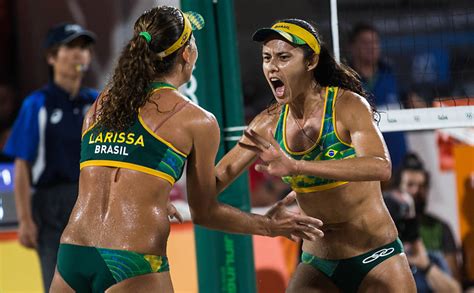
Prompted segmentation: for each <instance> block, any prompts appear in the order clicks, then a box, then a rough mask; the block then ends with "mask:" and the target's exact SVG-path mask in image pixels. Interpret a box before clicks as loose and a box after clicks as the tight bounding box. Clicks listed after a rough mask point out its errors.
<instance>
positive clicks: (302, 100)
mask: <svg viewBox="0 0 474 293" xmlns="http://www.w3.org/2000/svg"><path fill="white" fill-rule="evenodd" d="M321 89H322V87H321V86H320V85H319V84H316V83H314V82H313V83H312V84H311V86H309V87H307V90H306V91H304V92H302V93H301V94H300V95H299V96H297V97H296V98H295V99H294V100H293V101H292V102H290V103H289V104H288V107H289V108H290V113H291V115H292V116H293V118H295V119H302V120H303V121H306V119H308V118H309V117H307V116H310V115H311V114H312V113H313V112H314V109H315V108H316V107H318V104H319V105H322V104H323V103H324V96H323V94H322V90H321Z"/></svg>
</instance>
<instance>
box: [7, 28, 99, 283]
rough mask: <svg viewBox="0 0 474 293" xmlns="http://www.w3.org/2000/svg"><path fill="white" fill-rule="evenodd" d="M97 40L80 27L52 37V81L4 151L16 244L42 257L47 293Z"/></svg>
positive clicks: (70, 202) (31, 102)
mask: <svg viewBox="0 0 474 293" xmlns="http://www.w3.org/2000/svg"><path fill="white" fill-rule="evenodd" d="M95 38H96V37H95V34H94V33H92V32H90V31H87V30H85V29H84V28H82V27H81V26H80V25H77V24H61V25H58V26H56V27H54V28H52V29H51V30H50V31H49V32H48V35H47V38H46V41H45V48H46V60H47V63H48V65H49V67H50V81H49V83H48V84H47V85H45V86H44V87H42V88H40V89H38V90H36V91H34V92H33V93H31V94H30V95H29V96H28V97H26V98H25V100H24V101H23V104H22V107H21V110H20V113H19V115H18V117H17V119H16V121H15V123H14V125H13V128H12V132H11V135H10V137H9V139H8V141H7V143H6V145H5V148H4V153H5V154H7V155H9V156H11V157H14V158H15V181H14V193H15V202H16V209H17V214H18V222H19V228H18V238H19V241H20V243H21V244H22V245H23V246H25V247H28V248H35V249H36V250H37V251H38V254H39V257H40V261H41V271H42V276H43V285H44V288H45V291H46V292H48V291H49V286H50V284H51V280H52V277H53V275H54V269H55V266H56V255H57V250H58V247H59V239H60V237H61V233H62V231H63V229H64V227H65V226H66V224H67V222H68V220H69V215H70V213H71V210H72V208H73V206H74V204H75V201H76V197H77V191H78V183H77V182H78V180H79V156H80V141H81V130H82V121H83V119H84V116H85V114H86V112H87V110H88V109H89V107H90V106H91V105H92V103H93V102H94V101H95V99H96V97H97V95H98V93H97V91H95V90H92V89H89V88H85V87H82V86H81V83H82V78H83V75H84V73H85V71H86V69H87V68H88V67H89V65H90V62H91V48H92V45H93V43H94V42H95ZM32 194H33V196H32V197H31V195H32Z"/></svg>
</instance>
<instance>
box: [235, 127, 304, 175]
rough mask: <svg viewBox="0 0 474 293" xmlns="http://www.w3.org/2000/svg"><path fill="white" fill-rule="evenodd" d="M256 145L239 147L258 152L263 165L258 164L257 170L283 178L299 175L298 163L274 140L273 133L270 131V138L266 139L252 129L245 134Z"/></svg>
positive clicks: (244, 144) (241, 144) (241, 143)
mask: <svg viewBox="0 0 474 293" xmlns="http://www.w3.org/2000/svg"><path fill="white" fill-rule="evenodd" d="M244 135H245V137H246V138H248V139H249V140H250V141H251V142H252V143H253V144H254V145H250V144H246V143H243V142H239V145H240V146H242V147H243V148H245V149H249V150H252V151H254V152H256V153H257V154H258V155H259V156H260V159H262V161H263V164H257V165H256V166H255V169H256V170H257V171H259V172H266V173H268V174H270V175H273V176H277V177H281V176H286V175H291V174H297V173H298V167H297V161H296V160H294V159H293V158H291V157H290V156H288V155H287V154H286V153H285V152H284V151H283V150H282V149H281V147H280V145H279V144H278V142H277V141H276V140H275V139H274V138H273V132H272V131H271V130H269V131H268V137H269V138H270V140H268V139H267V138H264V137H263V136H261V135H259V134H258V133H256V132H255V131H253V130H252V129H250V130H246V131H245V132H244Z"/></svg>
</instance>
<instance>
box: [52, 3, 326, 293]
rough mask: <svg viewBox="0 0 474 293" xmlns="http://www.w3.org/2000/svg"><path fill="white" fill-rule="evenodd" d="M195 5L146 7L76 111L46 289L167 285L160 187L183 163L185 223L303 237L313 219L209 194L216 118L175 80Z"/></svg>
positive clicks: (165, 193)
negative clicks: (70, 168)
mask: <svg viewBox="0 0 474 293" xmlns="http://www.w3.org/2000/svg"><path fill="white" fill-rule="evenodd" d="M203 23H204V21H203V19H202V17H201V16H200V15H198V14H196V13H183V12H181V11H180V10H179V9H176V8H174V7H168V6H161V7H157V8H153V9H151V10H149V11H146V12H145V13H143V14H142V15H141V16H140V17H139V18H138V20H137V21H136V22H135V26H134V32H133V37H132V38H131V40H130V41H129V42H128V43H127V44H126V45H125V47H124V49H123V51H122V54H121V56H120V58H119V60H118V64H117V67H116V68H115V71H114V74H113V77H112V79H111V81H110V83H109V85H108V86H107V89H106V90H105V91H104V92H103V93H102V94H101V95H100V96H99V98H98V100H97V101H96V103H95V104H94V105H93V106H92V108H91V110H90V111H89V112H88V113H87V115H86V117H85V122H84V125H83V136H82V145H81V165H80V166H81V173H80V179H79V196H78V199H77V202H76V205H75V207H74V210H73V212H72V215H71V217H70V219H69V224H68V225H67V227H66V229H65V230H64V233H63V235H62V238H61V244H60V247H59V253H58V263H57V270H56V273H55V276H54V279H53V284H52V286H51V291H50V292H74V291H76V292H104V291H106V290H107V292H165V293H168V292H173V286H172V284H171V278H170V274H169V266H168V260H167V257H166V242H167V239H168V234H169V232H170V223H169V219H168V214H170V213H171V214H172V215H176V214H175V213H173V211H171V212H170V211H169V207H171V206H170V205H168V201H169V194H170V191H171V189H172V186H173V184H174V182H175V181H176V180H178V179H179V178H180V176H181V174H182V172H183V171H184V168H185V162H187V165H186V173H187V184H188V187H187V190H188V201H189V205H190V209H191V215H192V218H193V221H194V222H195V223H197V224H201V225H204V226H206V227H209V228H213V229H220V230H224V231H228V232H233V233H249V234H250V233H251V234H260V235H267V236H277V235H280V236H286V237H289V238H291V237H294V236H298V235H306V237H307V238H308V239H310V238H315V237H316V236H317V235H319V234H320V233H322V232H321V231H320V230H318V229H317V228H315V227H316V226H320V225H321V221H319V220H316V219H314V218H311V217H308V216H301V215H298V214H294V213H291V212H289V211H287V210H286V208H285V204H287V203H288V202H291V200H292V198H291V197H288V198H287V199H285V200H283V201H282V202H280V204H278V205H276V206H275V207H274V208H273V209H271V210H270V212H269V213H267V214H266V215H264V216H260V215H254V214H249V213H244V212H242V211H240V210H237V209H234V208H232V207H230V206H228V205H224V204H221V203H219V202H218V201H217V188H216V177H215V173H214V171H215V170H214V162H215V156H216V153H217V149H218V145H219V127H218V124H217V121H216V119H215V117H214V116H213V115H212V114H211V113H209V112H207V111H205V110H204V109H202V108H200V107H199V106H198V105H195V104H193V103H192V102H190V101H189V100H188V99H186V98H185V97H184V96H183V95H181V94H180V93H179V92H178V91H177V88H178V87H179V86H181V85H183V84H184V83H186V82H187V81H189V79H190V78H191V73H192V69H193V67H194V64H195V62H196V59H197V57H198V51H197V48H196V44H195V41H194V37H193V36H192V30H193V29H195V28H200V27H202V26H203Z"/></svg>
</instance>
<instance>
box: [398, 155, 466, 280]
mask: <svg viewBox="0 0 474 293" xmlns="http://www.w3.org/2000/svg"><path fill="white" fill-rule="evenodd" d="M429 180H430V177H429V173H428V172H427V171H426V170H425V169H424V167H423V164H422V162H421V161H420V159H419V158H418V156H416V155H415V154H407V156H406V157H405V160H404V163H403V165H402V167H401V168H400V170H399V171H398V172H397V174H395V184H397V186H399V189H400V190H401V191H403V192H406V193H408V194H409V195H410V196H411V197H412V198H413V201H414V203H415V211H416V215H417V218H418V221H419V224H420V236H421V239H422V240H423V243H424V244H425V246H426V249H427V250H428V251H429V252H432V253H441V254H442V255H443V256H444V258H445V259H446V261H447V263H448V265H449V268H450V270H451V272H452V274H453V276H454V277H455V278H456V279H457V280H458V281H460V264H459V261H458V259H459V258H460V255H459V249H458V247H457V246H456V241H455V240H454V236H453V233H452V231H451V229H450V228H449V226H448V225H447V224H446V223H445V222H444V221H442V220H441V219H439V218H437V217H436V216H434V215H430V214H429V213H427V212H426V205H427V202H428V191H429V183H430V182H429Z"/></svg>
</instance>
